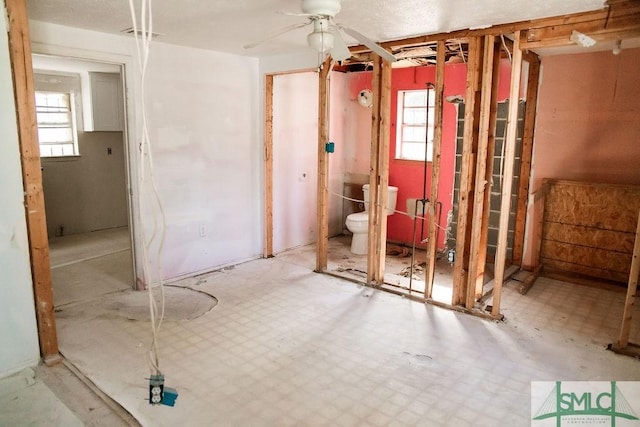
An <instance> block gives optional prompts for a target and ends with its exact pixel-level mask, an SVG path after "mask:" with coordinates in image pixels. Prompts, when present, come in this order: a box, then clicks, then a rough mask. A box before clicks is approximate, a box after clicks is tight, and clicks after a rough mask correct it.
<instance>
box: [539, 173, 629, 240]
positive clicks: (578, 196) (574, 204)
mask: <svg viewBox="0 0 640 427" xmlns="http://www.w3.org/2000/svg"><path fill="white" fill-rule="evenodd" d="M638 209H640V188H639V187H635V186H626V185H620V186H618V185H606V184H584V183H575V182H570V181H555V182H553V185H551V186H550V188H549V193H548V194H547V201H546V206H545V221H547V222H558V223H562V224H574V225H583V226H586V227H593V228H600V229H604V230H617V231H627V232H630V233H633V232H634V230H635V221H636V216H637V214H638Z"/></svg>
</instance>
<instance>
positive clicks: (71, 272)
mask: <svg viewBox="0 0 640 427" xmlns="http://www.w3.org/2000/svg"><path fill="white" fill-rule="evenodd" d="M49 247H50V254H51V255H50V256H51V276H52V280H53V303H54V306H55V307H56V308H58V307H62V306H64V305H67V304H71V303H75V302H79V301H89V300H91V299H93V298H96V297H97V296H99V295H105V294H108V293H110V292H117V291H122V290H125V289H131V288H132V286H133V283H134V275H133V263H132V257H131V240H130V236H129V229H128V227H120V228H114V229H110V230H102V231H95V232H91V233H83V234H74V235H69V236H64V237H54V238H52V239H51V240H50V241H49Z"/></svg>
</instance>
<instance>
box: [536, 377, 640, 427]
mask: <svg viewBox="0 0 640 427" xmlns="http://www.w3.org/2000/svg"><path fill="white" fill-rule="evenodd" d="M579 384H581V387H577V388H576V387H572V388H571V390H570V391H565V392H563V391H562V387H561V386H562V381H556V383H555V386H554V387H553V389H552V390H551V392H550V393H549V394H548V395H547V398H546V399H545V401H544V403H543V404H542V405H541V406H540V408H539V409H538V411H537V412H536V414H535V415H534V416H533V420H536V421H538V420H545V419H549V418H555V419H556V426H557V427H560V426H561V422H562V419H563V418H564V419H566V420H567V422H568V423H570V424H572V425H592V424H594V423H597V424H598V425H603V424H604V423H605V422H606V420H607V419H609V425H610V426H612V427H615V425H616V419H617V418H622V419H625V420H638V417H637V416H636V414H635V413H634V411H633V409H632V408H631V405H630V404H629V402H628V401H627V399H626V398H625V396H624V395H623V394H622V392H621V391H620V389H619V388H618V386H617V385H616V382H615V381H611V382H610V383H601V382H597V383H595V384H597V385H601V386H602V385H603V384H607V386H608V385H609V384H610V387H606V389H603V387H589V385H592V384H594V383H593V382H584V383H579ZM532 389H533V384H532Z"/></svg>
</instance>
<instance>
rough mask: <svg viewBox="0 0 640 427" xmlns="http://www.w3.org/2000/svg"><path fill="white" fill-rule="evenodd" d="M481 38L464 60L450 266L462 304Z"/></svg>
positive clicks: (456, 299)
mask: <svg viewBox="0 0 640 427" xmlns="http://www.w3.org/2000/svg"><path fill="white" fill-rule="evenodd" d="M481 52H482V40H481V39H479V38H472V39H470V40H469V60H468V62H467V90H466V95H465V104H464V137H463V142H462V167H461V170H460V190H459V199H458V224H457V227H458V230H457V233H456V259H455V264H454V267H453V297H452V298H453V300H452V304H453V305H457V304H460V305H462V304H465V302H466V285H467V273H468V268H469V243H470V236H471V227H470V222H469V217H470V209H471V207H472V206H473V188H474V185H473V183H474V179H475V170H474V166H475V160H474V157H475V153H476V149H477V138H478V118H479V117H478V116H479V114H478V113H479V108H478V103H479V99H478V95H479V86H480V82H479V79H480V71H481V68H482V61H481V58H482V54H481Z"/></svg>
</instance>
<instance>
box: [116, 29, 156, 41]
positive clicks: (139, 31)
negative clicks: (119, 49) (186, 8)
mask: <svg viewBox="0 0 640 427" xmlns="http://www.w3.org/2000/svg"><path fill="white" fill-rule="evenodd" d="M120 32H121V33H125V34H130V35H133V32H134V30H133V27H130V28H126V29H124V30H120ZM136 34H137V35H138V37H142V31H141V30H140V29H138V31H137V32H136ZM162 35H163V34H159V33H151V39H155V38H156V37H160V36H162Z"/></svg>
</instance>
